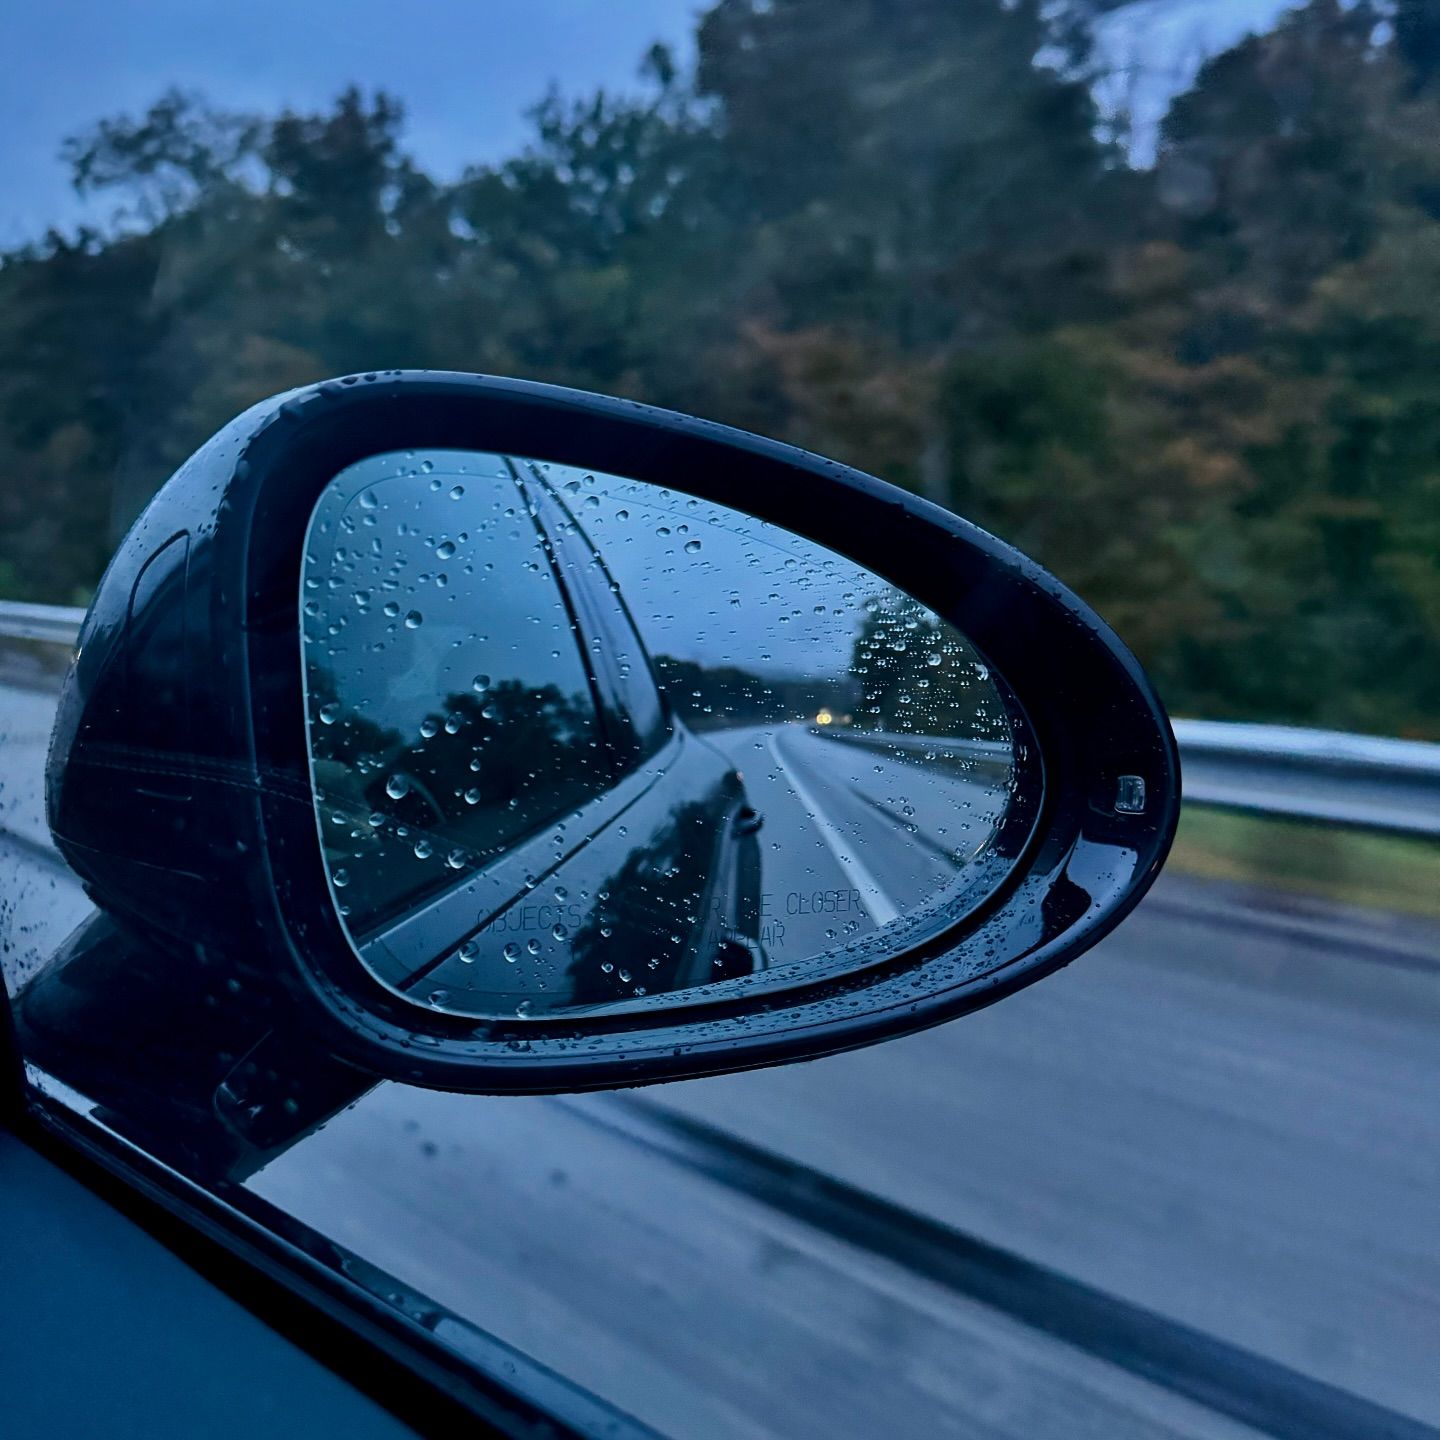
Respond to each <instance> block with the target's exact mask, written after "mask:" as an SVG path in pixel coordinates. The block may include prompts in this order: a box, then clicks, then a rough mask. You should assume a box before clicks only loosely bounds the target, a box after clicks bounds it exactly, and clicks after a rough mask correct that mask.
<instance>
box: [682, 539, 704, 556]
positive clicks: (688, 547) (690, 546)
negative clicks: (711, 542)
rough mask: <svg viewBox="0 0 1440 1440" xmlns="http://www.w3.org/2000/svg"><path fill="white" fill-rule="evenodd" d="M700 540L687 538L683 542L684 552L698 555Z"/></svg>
mask: <svg viewBox="0 0 1440 1440" xmlns="http://www.w3.org/2000/svg"><path fill="white" fill-rule="evenodd" d="M700 549H701V546H700V542H699V541H698V540H687V541H686V542H685V553H686V554H687V555H698V554H699V553H700Z"/></svg>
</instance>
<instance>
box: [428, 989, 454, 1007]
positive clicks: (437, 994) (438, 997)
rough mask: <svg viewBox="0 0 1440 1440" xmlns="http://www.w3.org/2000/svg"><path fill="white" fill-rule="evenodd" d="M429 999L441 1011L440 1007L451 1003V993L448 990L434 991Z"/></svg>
mask: <svg viewBox="0 0 1440 1440" xmlns="http://www.w3.org/2000/svg"><path fill="white" fill-rule="evenodd" d="M428 998H429V1000H430V1003H431V1004H432V1005H434V1006H435V1007H436V1008H437V1009H439V1007H440V1006H442V1005H445V1004H448V1003H449V1000H450V992H449V991H448V990H432V991H431V992H430V995H429V997H428Z"/></svg>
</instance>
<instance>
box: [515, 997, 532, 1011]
mask: <svg viewBox="0 0 1440 1440" xmlns="http://www.w3.org/2000/svg"><path fill="white" fill-rule="evenodd" d="M515 1013H516V1014H517V1015H528V1014H529V1013H530V1002H529V1001H528V1000H522V1001H521V1002H520V1003H519V1004H518V1005H517V1006H516V1007H515Z"/></svg>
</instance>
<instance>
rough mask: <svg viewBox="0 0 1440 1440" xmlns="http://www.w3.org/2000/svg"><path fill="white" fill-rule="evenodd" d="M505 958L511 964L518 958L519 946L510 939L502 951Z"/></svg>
mask: <svg viewBox="0 0 1440 1440" xmlns="http://www.w3.org/2000/svg"><path fill="white" fill-rule="evenodd" d="M502 953H503V954H504V956H505V958H506V959H507V960H508V961H509V962H510V963H511V964H512V965H513V964H514V963H515V962H516V961H517V960H518V959H519V958H520V947H519V946H518V945H517V944H516V943H515V942H514V941H513V940H512V941H510V943H509V944H508V945H506V947H505V949H504V951H503V952H502Z"/></svg>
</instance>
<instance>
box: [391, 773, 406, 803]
mask: <svg viewBox="0 0 1440 1440" xmlns="http://www.w3.org/2000/svg"><path fill="white" fill-rule="evenodd" d="M385 793H386V794H387V795H388V796H389V797H390V798H391V799H392V800H398V799H400V797H401V796H402V795H408V794H409V793H410V781H409V780H408V779H407V778H406V777H405V776H404V775H392V776H391V777H390V778H389V779H388V780H387V781H386V782H385Z"/></svg>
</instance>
